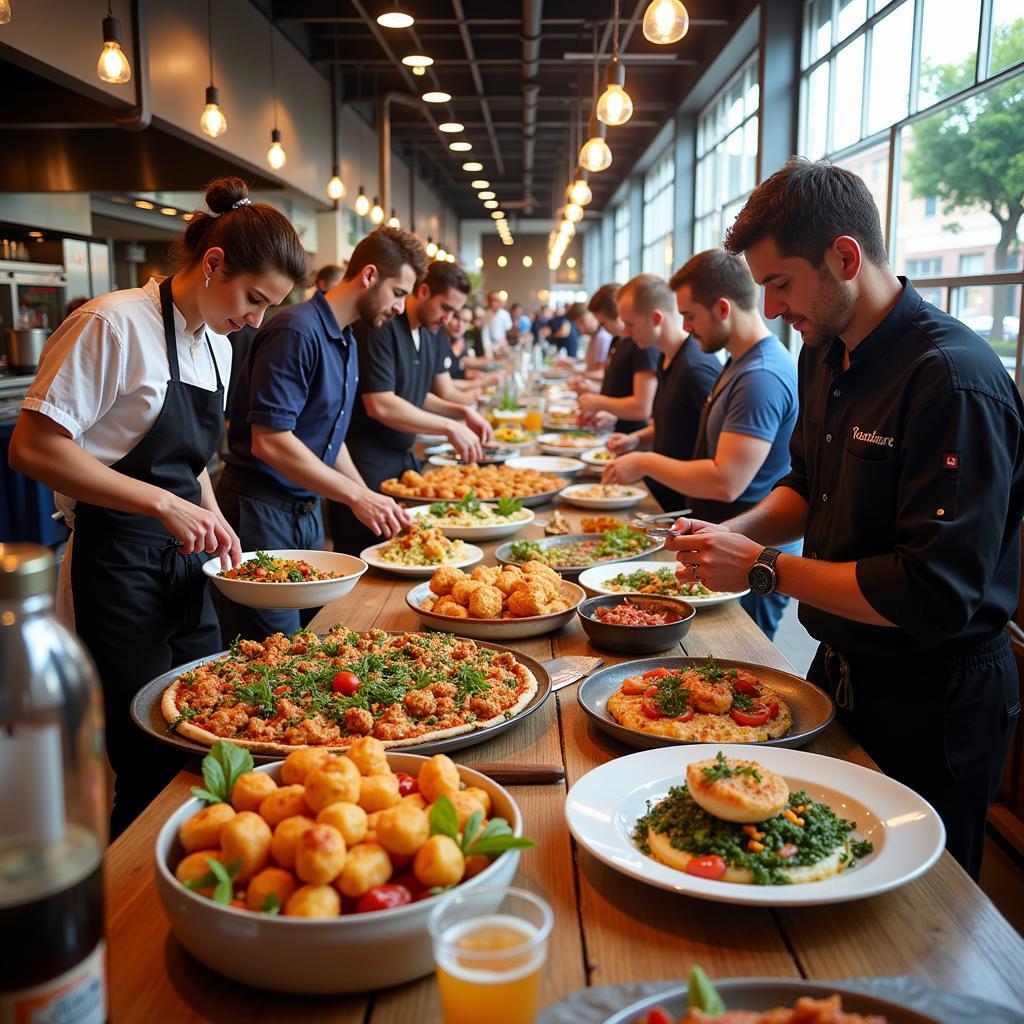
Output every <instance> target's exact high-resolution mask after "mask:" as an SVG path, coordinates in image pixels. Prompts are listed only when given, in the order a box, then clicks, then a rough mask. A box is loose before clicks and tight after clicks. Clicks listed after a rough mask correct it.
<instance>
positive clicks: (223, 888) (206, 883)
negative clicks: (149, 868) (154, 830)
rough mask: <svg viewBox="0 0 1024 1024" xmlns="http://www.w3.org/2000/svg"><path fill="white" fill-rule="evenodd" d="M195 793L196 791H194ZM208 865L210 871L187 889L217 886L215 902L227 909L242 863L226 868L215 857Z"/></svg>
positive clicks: (188, 884) (214, 891)
mask: <svg viewBox="0 0 1024 1024" xmlns="http://www.w3.org/2000/svg"><path fill="white" fill-rule="evenodd" d="M192 792H193V793H194V792H195V790H192ZM206 864H207V866H208V867H209V869H210V870H209V871H208V872H207V873H206V874H205V875H203V876H202V877H201V878H193V879H192V881H190V882H186V883H185V888H186V889H191V890H192V891H193V892H195V891H196V890H197V889H208V888H209V887H210V886H211V885H213V886H216V888H215V889H214V890H213V902H214V903H221V904H223V905H224V906H225V907H226V906H227V905H228V904H229V903H230V902H231V897H232V896H233V895H234V894H235V885H234V882H235V875H237V874H238V872H239V871H241V870H242V862H241V861H240V860H236V861H235V862H234V864H231V865H230V866H228V867H224V865H223V864H221V862H220V861H219V860H217V859H216V858H215V857H207V858H206Z"/></svg>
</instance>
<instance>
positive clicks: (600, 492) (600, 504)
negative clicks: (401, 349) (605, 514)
mask: <svg viewBox="0 0 1024 1024" xmlns="http://www.w3.org/2000/svg"><path fill="white" fill-rule="evenodd" d="M559 497H561V499H562V501H567V502H569V504H570V505H579V507H580V508H591V509H618V508H632V507H633V506H634V505H639V504H640V502H641V501H643V500H644V498H646V497H647V491H645V490H644V488H642V487H633V486H631V485H629V484H573V485H572V486H570V487H566V488H565V490H564V491H562V493H561V495H559Z"/></svg>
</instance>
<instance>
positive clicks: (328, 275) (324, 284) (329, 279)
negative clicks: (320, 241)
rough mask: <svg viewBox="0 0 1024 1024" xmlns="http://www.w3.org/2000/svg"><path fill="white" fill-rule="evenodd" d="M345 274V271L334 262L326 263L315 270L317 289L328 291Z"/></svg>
mask: <svg viewBox="0 0 1024 1024" xmlns="http://www.w3.org/2000/svg"><path fill="white" fill-rule="evenodd" d="M344 276H345V271H344V270H343V269H342V268H341V267H339V266H338V265H337V264H336V263H328V264H327V265H326V266H324V267H321V268H320V269H319V270H318V271H317V272H316V279H315V282H314V283H315V285H316V288H317V291H321V292H329V291H330V290H331V289H332V288H333V287H334V286H335V285H336V284H337V283H338V282H339V281H340V280H341V279H342V277H344Z"/></svg>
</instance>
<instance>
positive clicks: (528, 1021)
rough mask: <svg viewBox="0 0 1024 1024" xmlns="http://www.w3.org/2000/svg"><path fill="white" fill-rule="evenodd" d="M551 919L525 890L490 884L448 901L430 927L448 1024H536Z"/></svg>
mask: <svg viewBox="0 0 1024 1024" xmlns="http://www.w3.org/2000/svg"><path fill="white" fill-rule="evenodd" d="M552 921H553V917H552V914H551V908H550V907H549V906H548V905H547V903H545V902H544V900H542V899H541V898H540V897H539V896H535V895H534V894H533V893H531V892H527V891H526V890H525V889H512V888H503V887H500V886H485V887H482V888H479V889H472V890H468V891H465V892H460V891H456V892H454V893H452V895H451V896H448V897H447V898H445V899H444V900H442V901H441V902H440V903H439V904H438V905H437V906H436V907H435V908H434V910H433V911H432V912H431V915H430V920H429V925H428V926H429V929H430V938H431V941H432V943H433V947H434V962H435V964H436V965H437V983H438V986H439V988H440V990H441V1007H442V1011H443V1013H444V1020H445V1024H479V1022H480V1021H482V1020H486V1021H487V1022H488V1024H532V1022H533V1021H534V1019H535V1018H536V1016H537V1013H538V1011H539V1010H540V983H541V978H542V977H543V973H544V963H545V960H546V959H547V946H548V936H549V935H550V934H551V925H552Z"/></svg>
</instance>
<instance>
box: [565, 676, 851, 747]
mask: <svg viewBox="0 0 1024 1024" xmlns="http://www.w3.org/2000/svg"><path fill="white" fill-rule="evenodd" d="M705 660H706V659H704V658H644V659H643V660H641V661H624V662H622V663H621V664H618V665H612V666H611V667H610V668H606V669H604V670H602V671H601V672H595V673H594V674H593V675H592V676H591V677H590V678H589V679H586V680H584V681H583V682H582V683H580V685H579V689H578V690H577V691H576V698H577V700H578V701H579V702H580V707H582V708H583V710H584V711H585V712H586V713H587V715H588V716H589V717H590V719H591V720H592V721H593V722H594V724H595V725H597V726H598V728H600V729H603V730H604V731H605V732H606V733H608V734H609V735H610V736H614V737H615V739H617V740H621V741H622V742H623V743H627V744H629V746H631V747H640V748H641V749H643V750H649V749H651V748H653V747H677V746H688V745H689V744H690V743H699V742H704V741H701V740H674V739H671V738H669V737H667V736H652V735H650V734H649V733H645V732H638V731H637V730H636V729H627V728H626V727H625V726H624V725H619V723H618V722H616V721H615V719H614V718H612V716H611V715H610V714H609V712H608V699H609V698H610V697H611V696H612V694H614V693H615V691H616V690H618V688H619V687H620V686H621V685H622V681H623V679H625V678H626V677H627V676H636V675H643V673H644V672H649V671H650V670H651V669H653V668H670V669H686V668H699V667H700V666H701V665H703V664H704V662H705ZM715 661H716V662H717V664H719V665H720V666H721V667H722V668H743V669H746V670H747V671H748V672H752V673H753V674H754V675H755V676H757V677H758V678H759V679H763V680H764V681H765V682H766V683H767V684H768V685H769V686H770V687H772V689H774V690H776V691H777V692H778V694H779V695H780V696H781V697H782V699H783V700H785V702H786V703H787V704H788V705H789V707H790V709H791V710H792V712H793V727H792V728H791V729H790V730H789V732H788V733H787V734H786V735H785V736H781V737H780V738H779V739H777V740H765V741H764V742H763V743H754V744H751V745H752V746H758V747H803V746H806V745H807V744H808V743H810V741H811V740H812V739H814V737H815V736H817V735H818V733H819V732H821V731H822V730H823V729H826V728H828V726H829V724H830V723H831V721H832V719H833V718H834V717H835V713H836V709H835V705H834V704H833V703H832V698H831V697H830V696H829V695H828V694H827V693H825V691H824V690H819V689H818V687H817V686H814V685H813V684H812V683H809V682H807V680H806V679H801V678H800V677H799V676H794V675H792V674H790V673H789V672H780V671H779V669H777V668H769V667H768V666H767V665H753V664H751V663H750V662H747V661H725V660H722V659H720V658H716V659H715Z"/></svg>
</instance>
